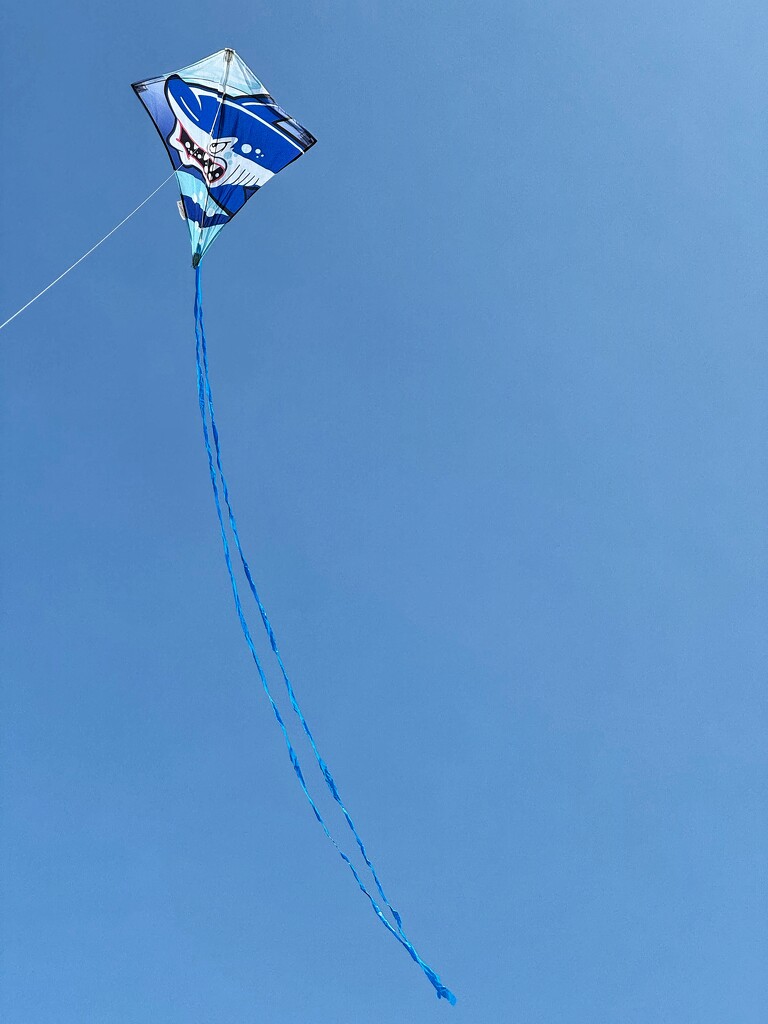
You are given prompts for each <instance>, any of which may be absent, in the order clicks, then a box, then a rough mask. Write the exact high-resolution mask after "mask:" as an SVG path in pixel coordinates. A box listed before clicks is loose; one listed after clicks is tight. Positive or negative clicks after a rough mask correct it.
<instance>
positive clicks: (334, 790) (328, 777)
mask: <svg viewBox="0 0 768 1024" xmlns="http://www.w3.org/2000/svg"><path fill="white" fill-rule="evenodd" d="M198 308H199V316H200V322H201V324H202V323H203V304H202V294H201V295H200V296H199V299H198ZM201 334H202V354H203V373H204V376H205V385H206V393H207V400H208V410H209V414H210V418H211V430H212V433H213V441H214V446H215V450H216V465H217V467H218V471H219V475H220V477H221V484H222V490H223V492H224V501H225V502H226V506H227V512H228V514H229V525H230V528H231V530H232V535H233V537H234V540H235V545H236V547H237V551H238V554H239V555H240V561H241V563H242V566H243V571H244V572H245V577H246V579H247V581H248V586H249V587H250V590H251V593H252V594H253V598H254V600H255V601H256V604H257V606H258V609H259V612H260V614H261V620H262V622H263V623H264V629H265V630H266V632H267V636H268V637H269V643H270V646H271V648H272V651H273V652H274V655H275V657H276V658H277V663H278V665H279V666H280V671H281V673H282V676H283V681H284V682H285V687H286V690H287V691H288V697H289V699H290V702H291V707H292V708H293V710H294V712H295V713H296V715H297V717H298V719H299V721H300V722H301V726H302V728H303V730H304V732H305V733H306V736H307V738H308V740H309V743H310V745H311V747H312V752H313V753H314V755H315V760H316V761H317V764H318V766H319V768H320V771H321V772H322V774H323V778H324V779H325V782H326V785H327V786H328V789H329V791H330V793H331V796H332V797H333V799H334V800H335V801H336V803H337V804H338V806H339V807H340V808H341V812H342V814H343V815H344V818H345V819H346V822H347V824H348V825H349V828H350V830H351V831H352V834H353V835H354V837H355V841H356V842H357V845H358V847H359V849H360V853H361V854H362V856H363V860H364V861H365V863H366V864H367V866H368V868H369V870H370V872H371V875H372V876H373V880H374V882H375V884H376V888H377V889H378V891H379V895H380V896H381V898H382V900H383V902H384V904H385V905H386V906H387V908H388V909H389V911H390V912H391V914H392V916H393V918H394V919H395V922H396V923H397V927H398V930H399V931H400V932H401V933H402V934H404V933H403V931H402V929H403V922H402V919H401V917H400V915H399V914H398V912H397V911H396V910H395V908H394V907H393V906H392V904H391V903H390V902H389V899H388V898H387V895H386V893H385V892H384V887H383V885H382V883H381V880H380V878H379V876H378V874H377V872H376V868H375V867H374V865H373V862H372V860H371V859H370V857H369V856H368V852H367V850H366V848H365V845H364V843H363V840H362V838H361V836H360V834H359V833H358V831H357V828H356V827H355V823H354V821H353V820H352V816H351V814H350V813H349V811H348V809H347V807H346V805H345V804H344V801H343V799H342V797H341V794H340V793H339V789H338V786H337V784H336V780H335V779H334V777H333V775H332V774H331V771H330V769H329V767H328V765H327V764H326V762H325V760H324V758H323V756H322V754H321V753H320V751H319V749H318V746H317V743H316V741H315V738H314V736H313V735H312V732H311V730H310V728H309V723H308V722H307V720H306V718H305V717H304V714H303V712H302V710H301V706H300V705H299V701H298V698H297V696H296V693H295V691H294V689H293V685H292V683H291V680H290V678H289V676H288V671H287V669H286V667H285V664H284V662H283V659H282V656H281V654H280V650H279V648H278V646H277V638H276V636H275V633H274V630H273V628H272V624H271V622H270V621H269V616H268V615H267V611H266V608H265V607H264V604H263V603H262V600H261V598H260V596H259V593H258V591H257V589H256V584H255V582H254V579H253V575H252V574H251V569H250V566H249V565H248V561H247V559H246V557H245V553H244V551H243V548H242V544H241V542H240V533H239V531H238V528H237V520H236V519H235V513H234V511H233V509H232V503H231V502H230V498H229V488H228V487H227V478H226V477H225V475H224V469H223V467H222V464H221V448H220V446H219V431H218V429H217V427H216V417H215V414H214V407H213V393H212V391H211V385H210V379H209V373H208V350H207V346H206V343H205V331H204V330H203V331H202V332H201Z"/></svg>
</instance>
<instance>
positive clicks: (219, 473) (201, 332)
mask: <svg viewBox="0 0 768 1024" xmlns="http://www.w3.org/2000/svg"><path fill="white" fill-rule="evenodd" d="M195 339H196V347H195V358H196V363H197V398H198V405H199V407H200V417H201V420H202V426H203V440H204V443H205V450H206V454H207V457H208V471H209V474H210V478H211V488H212V490H213V499H214V504H215V506H216V516H217V518H218V522H219V531H220V533H221V542H222V547H223V549H224V561H225V563H226V566H227V573H228V575H229V581H230V585H231V587H232V596H233V600H234V603H235V610H236V612H237V617H238V620H239V622H240V628H241V630H242V632H243V636H244V637H245V642H246V643H247V645H248V648H249V650H250V652H251V657H252V659H253V662H254V664H255V665H256V670H257V672H258V674H259V678H260V680H261V685H262V688H263V689H264V692H265V694H266V697H267V700H268V701H269V704H270V707H271V708H272V711H273V713H274V716H275V720H276V721H277V724H278V726H279V728H280V731H281V732H282V734H283V739H284V741H285V744H286V748H287V752H288V756H289V758H290V761H291V765H292V766H293V770H294V773H295V775H296V778H297V781H298V783H299V785H300V786H301V789H302V792H303V793H304V796H305V797H306V799H307V801H308V803H309V805H310V807H311V808H312V812H313V813H314V816H315V818H316V819H317V821H318V823H319V824H320V827H321V828H322V830H323V832H324V834H325V836H326V837H327V839H328V840H329V842H331V843H332V844H333V846H334V848H335V849H336V852H337V853H338V854H339V856H340V857H341V859H342V860H343V861H344V863H345V864H346V865H347V867H348V868H349V869H350V871H351V872H352V875H353V877H354V879H355V882H356V883H357V886H358V888H359V889H360V891H361V892H362V893H363V895H364V896H366V897H367V899H368V901H369V903H370V904H371V908H372V910H373V911H374V913H375V914H376V916H377V917H378V919H379V920H380V921H381V923H382V924H383V925H384V927H385V928H386V929H387V931H388V932H390V934H391V935H392V936H393V937H394V938H395V939H397V941H398V942H399V943H400V944H401V945H402V946H403V947H404V948H405V949H406V951H407V952H408V954H409V956H410V957H411V959H412V960H413V961H414V962H415V963H416V964H418V966H419V967H420V968H421V970H422V971H423V972H424V974H425V975H426V977H427V978H428V979H429V981H430V982H431V984H432V985H433V986H434V989H435V992H436V993H437V997H438V999H447V1000H448V1002H449V1003H450V1004H451V1005H455V1003H456V997H455V996H454V994H453V993H452V992H451V991H450V989H448V988H446V987H445V985H443V983H442V981H441V980H440V977H439V975H438V974H437V973H436V972H435V971H433V970H432V968H431V967H430V966H429V964H427V963H426V962H425V961H424V960H422V958H421V957H420V956H419V954H418V953H417V952H416V949H415V948H414V946H413V944H412V943H411V941H410V940H409V939H408V937H407V936H406V934H405V932H404V931H403V926H402V920H401V918H400V915H399V914H398V913H397V911H396V910H395V909H394V908H393V907H392V905H391V904H390V902H389V900H388V899H387V897H386V895H385V893H384V888H383V886H382V884H381V881H380V880H379V876H378V874H377V872H376V869H375V868H374V866H373V863H372V861H371V860H370V858H369V856H368V853H367V851H366V849H365V846H364V844H363V841H362V839H361V838H360V836H359V834H358V832H357V829H356V828H355V825H354V822H353V820H352V817H351V815H350V814H349V811H348V810H347V808H346V806H345V805H344V803H343V801H342V799H341V796H340V795H339V791H338V788H337V785H336V782H335V780H334V778H333V776H332V774H331V772H330V769H329V768H328V765H327V764H326V763H325V761H324V760H323V758H322V757H321V755H320V751H319V750H318V748H317V745H316V743H315V739H314V737H313V735H312V733H311V731H310V728H309V725H308V724H307V721H306V719H305V717H304V714H303V712H302V710H301V707H300V705H299V702H298V699H297V697H296V694H295V691H294V689H293V686H292V685H291V681H290V679H289V677H288V674H287V671H286V669H285V665H284V664H283V659H282V657H281V655H280V651H279V649H278V646H277V640H276V638H275V634H274V631H273V629H272V626H271V624H270V621H269V618H268V616H267V612H266V610H265V608H264V605H263V603H262V601H261V598H260V597H259V594H258V591H257V589H256V585H255V583H254V581H253V576H252V574H251V570H250V567H249V565H248V562H247V559H246V557H245V554H244V552H243V549H242V545H241V543H240V536H239V533H238V530H237V521H236V519H235V514H234V511H233V509H232V504H231V501H230V497H229V489H228V487H227V481H226V478H225V476H224V470H223V469H222V463H221V449H220V445H219V432H218V429H217V427H216V421H215V418H214V408H213V394H212V391H211V385H210V380H209V375H208V353H207V346H206V341H205V328H204V325H203V295H202V276H201V271H200V266H199V264H198V266H196V267H195ZM209 417H210V424H211V430H210V432H209V429H208V418H209ZM211 434H212V435H213V442H214V445H213V449H212V448H211ZM214 450H215V453H216V455H215V463H214ZM219 479H220V480H221V491H222V492H223V495H224V501H225V504H226V507H227V513H228V518H229V525H230V529H231V531H232V536H233V538H234V541H235V546H236V548H237V551H238V554H239V556H240V560H241V563H242V565H243V571H244V572H245V576H246V579H247V581H248V586H249V588H250V590H251V593H252V595H253V598H254V600H255V601H256V604H257V607H258V609H259V613H260V615H261V619H262V622H263V624H264V628H265V630H266V632H267V636H268V637H269V643H270V646H271V648H272V651H273V653H274V654H275V657H276V658H277V661H278V664H279V666H280V670H281V673H282V676H283V680H284V682H285V686H286V689H287V691H288V696H289V699H290V703H291V707H292V708H293V710H294V712H295V713H296V715H297V716H298V718H299V721H300V722H301V725H302V728H303V730H304V732H305V734H306V735H307V737H308V739H309V742H310V745H311V747H312V751H313V753H314V755H315V759H316V760H317V763H318V765H319V767H320V770H321V772H322V774H323V778H324V779H325V782H326V785H327V786H328V789H329V790H330V792H331V795H332V796H333V798H334V800H335V801H336V803H337V804H338V805H339V807H340V808H341V811H342V813H343V815H344V818H345V820H346V822H347V824H348V826H349V828H350V829H351V831H352V833H353V834H354V837H355V840H356V842H357V845H358V847H359V849H360V852H361V854H362V856H363V859H364V860H365V863H366V865H367V867H368V868H369V870H370V872H371V874H372V876H373V879H374V882H375V884H376V889H377V890H378V893H379V895H380V897H381V899H382V901H383V903H384V905H385V907H386V908H387V909H388V910H389V911H390V912H391V914H392V916H393V918H394V920H395V922H396V925H397V928H394V927H393V926H392V924H391V923H390V922H389V920H388V919H387V917H386V916H385V914H384V912H383V911H382V909H381V907H380V906H379V905H378V903H377V901H376V899H375V898H374V897H373V896H372V895H371V893H370V892H369V891H368V889H367V888H366V886H365V884H364V882H363V881H362V879H361V878H360V875H359V873H358V871H357V869H356V868H355V866H354V864H353V863H352V861H351V860H350V859H349V857H348V856H347V854H346V853H345V852H344V851H343V850H342V849H341V847H340V846H339V845H338V843H337V842H336V840H335V839H334V837H333V836H332V835H331V832H330V830H329V828H328V826H327V824H326V822H325V820H324V818H323V816H322V814H321V813H320V810H319V808H318V806H317V804H316V802H315V800H314V799H313V797H312V795H311V794H310V792H309V789H308V787H307V783H306V780H305V778H304V773H303V771H302V768H301V765H300V763H299V758H298V755H297V754H296V751H295V749H294V747H293V744H292V743H291V740H290V737H289V734H288V729H287V727H286V725H285V721H284V720H283V717H282V715H281V714H280V710H279V708H278V706H277V704H276V702H275V700H274V697H273V696H272V693H271V691H270V688H269V684H268V682H267V677H266V674H265V672H264V669H263V666H262V664H261V661H260V659H259V656H258V654H257V653H256V648H255V645H254V642H253V638H252V636H251V632H250V629H249V626H248V622H247V620H246V617H245V612H244V610H243V606H242V601H241V599H240V593H239V590H238V586H237V582H236V579H235V574H234V569H233V567H232V555H231V550H230V545H229V539H228V537H227V531H226V527H225V524H224V514H223V510H222V504H221V498H220V492H219Z"/></svg>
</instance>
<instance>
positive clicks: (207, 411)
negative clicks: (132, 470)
mask: <svg viewBox="0 0 768 1024" xmlns="http://www.w3.org/2000/svg"><path fill="white" fill-rule="evenodd" d="M133 89H134V90H135V92H136V95H137V96H138V98H139V99H140V100H141V102H142V103H143V105H144V107H145V108H146V110H147V112H148V114H149V116H150V117H151V118H152V121H153V122H154V124H155V127H156V128H157V131H158V134H159V135H160V138H161V139H162V141H163V144H164V146H165V148H166V151H167V153H168V156H169V157H170V160H171V164H172V166H173V173H175V175H176V180H177V183H178V186H179V191H180V193H181V199H180V201H179V211H180V213H181V215H182V217H183V218H184V220H185V221H186V224H187V227H188V229H189V236H190V242H191V245H192V266H193V268H194V270H195V338H196V363H197V394H198V403H199V406H200V417H201V420H202V428H203V440H204V444H205V450H206V455H207V459H208V470H209V474H210V478H211V488H212V490H213V499H214V504H215V507H216V515H217V518H218V523H219V530H220V533H221V542H222V547H223V549H224V561H225V563H226V567H227V572H228V575H229V580H230V584H231V587H232V596H233V599H234V603H235V609H236V612H237V616H238V620H239V622H240V628H241V629H242V632H243V636H244V637H245V641H246V643H247V645H248V648H249V650H250V653H251V657H252V659H253V662H254V664H255V666H256V671H257V672H258V675H259V678H260V680H261V685H262V687H263V689H264V692H265V694H266V697H267V700H268V702H269V704H270V706H271V708H272V711H273V713H274V716H275V719H276V721H277V724H278V726H279V728H280V731H281V732H282V734H283V739H284V741H285V745H286V748H287V751H288V756H289V757H290V760H291V764H292V766H293V770H294V772H295V774H296V778H297V780H298V783H299V785H300V787H301V789H302V792H303V793H304V796H305V797H306V799H307V801H308V802H309V805H310V807H311V809H312V811H313V813H314V815H315V818H316V819H317V821H318V823H319V824H320V827H321V828H322V830H323V832H324V833H325V835H326V837H327V838H328V840H329V841H330V842H331V843H332V844H333V846H334V847H335V849H336V851H337V852H338V854H339V856H340V857H341V858H342V860H343V861H344V863H345V864H346V865H347V866H348V868H349V870H350V871H351V873H352V876H353V878H354V880H355V882H356V884H357V886H358V887H359V889H360V891H361V892H362V893H363V894H364V895H365V897H366V898H367V899H368V901H369V903H370V905H371V908H372V909H373V911H374V913H375V914H376V916H377V917H378V919H379V920H380V921H381V923H382V924H383V925H384V927H385V928H386V929H387V931H388V932H389V933H390V934H391V935H392V936H393V937H394V938H395V939H396V940H397V941H398V942H399V943H400V944H401V946H403V947H404V949H405V950H406V951H407V953H408V954H409V956H410V957H411V958H412V960H414V962H415V963H416V964H418V966H419V967H420V968H421V970H422V971H423V972H424V974H425V975H426V976H427V978H428V979H429V981H430V982H431V983H432V985H433V986H434V988H435V991H436V993H437V996H438V998H442V999H447V1000H448V1002H450V1003H455V1002H456V999H455V996H454V995H453V993H452V992H451V991H450V990H449V989H448V988H446V987H445V985H443V983H442V981H441V980H440V977H439V976H438V975H437V973H436V972H435V971H434V970H433V969H432V968H431V967H430V966H429V964H427V963H426V962H425V961H424V960H422V958H421V957H420V956H419V954H418V953H417V952H416V949H415V948H414V946H413V944H412V943H411V941H410V939H409V938H408V937H407V935H406V933H405V931H404V928H403V923H402V919H401V917H400V915H399V914H398V913H397V911H396V910H395V909H394V907H393V906H392V904H391V903H390V901H389V899H388V898H387V896H386V893H385V891H384V887H383V885H382V883H381V880H380V878H379V875H378V873H377V871H376V868H375V867H374V864H373V861H372V860H371V858H370V856H369V854H368V851H367V849H366V847H365V845H364V843H363V840H362V839H361V837H360V834H359V832H358V830H357V827H356V825H355V823H354V821H353V819H352V816H351V814H350V812H349V810H348V809H347V807H346V805H345V803H344V801H343V800H342V797H341V794H340V792H339V788H338V786H337V784H336V780H335V779H334V777H333V775H332V774H331V771H330V769H329V767H328V764H327V763H326V761H325V760H324V759H323V757H322V755H321V754H320V751H319V749H318V746H317V743H316V741H315V738H314V736H313V734H312V732H311V730H310V728H309V725H308V724H307V720H306V718H305V717H304V714H303V712H302V710H301V706H300V704H299V701H298V698H297V696H296V693H295V690H294V688H293V685H292V683H291V680H290V678H289V676H288V673H287V671H286V668H285V664H284V662H283V658H282V656H281V654H280V650H279V648H278V644H277V639H276V637H275V633H274V630H273V629H272V625H271V623H270V621H269V617H268V616H267V612H266V610H265V608H264V604H263V602H262V600H261V597H260V596H259V592H258V590H257V588H256V584H255V582H254V579H253V575H252V573H251V569H250V565H249V564H248V560H247V558H246V556H245V552H244V551H243V546H242V543H241V540H240V534H239V531H238V527H237V520H236V518H235V513H234V511H233V508H232V501H231V498H230V493H229V488H228V486H227V480H226V477H225V475H224V469H223V467H222V456H221V446H220V439H219V432H218V428H217V426H216V419H215V415H214V403H213V394H212V391H211V383H210V377H209V371H208V350H207V345H206V337H205V327H204V323H203V294H202V275H201V262H202V259H203V256H204V255H205V253H206V252H207V250H208V248H209V246H210V245H211V243H212V242H213V240H214V238H216V236H217V235H218V234H219V232H220V231H221V229H222V228H223V227H224V226H225V225H227V224H228V223H229V222H230V220H232V218H233V217H234V216H235V214H237V213H238V212H239V211H240V210H241V209H242V208H243V206H245V204H246V203H247V202H248V200H249V199H250V198H251V197H252V196H254V195H255V194H256V192H257V191H258V190H259V189H260V188H261V187H262V186H263V185H265V184H266V183H267V182H268V181H269V180H270V178H273V177H274V176H275V174H277V173H279V172H280V171H281V170H283V169H284V168H285V167H287V166H288V165H289V164H290V163H293V162H294V161H295V160H298V158H299V157H300V156H302V155H303V154H304V153H306V151H307V150H308V149H309V148H310V147H311V146H313V145H314V144H315V141H316V140H315V139H314V137H313V136H312V135H311V134H310V133H309V132H308V131H307V130H306V128H303V127H302V126H301V125H300V124H299V123H298V121H296V120H295V119H294V118H292V117H290V116H289V115H288V114H287V113H286V112H285V111H284V110H283V109H282V108H281V107H279V106H278V105H277V103H276V102H275V101H274V99H273V98H272V96H270V94H269V93H268V92H267V90H266V89H265V88H264V86H263V85H262V83H261V82H260V81H259V80H258V79H257V78H256V76H255V75H254V74H253V72H252V71H251V70H250V69H249V68H248V67H247V66H246V64H245V63H244V62H243V61H242V60H241V58H240V57H239V56H238V54H236V53H235V51H234V50H231V49H225V50H219V51H218V52H217V53H214V54H212V55H211V56H210V57H206V58H204V59H203V60H201V61H199V62H198V63H196V64H191V65H190V66H189V67H186V68H182V69H181V70H179V71H176V72H173V73H172V74H167V75H161V76H159V77H157V78H150V79H147V80H145V81H142V82H136V83H135V84H134V86H133ZM134 212H135V211H134ZM129 216H131V215H129ZM126 219H127V218H126ZM115 230H116V229H115ZM107 237H108V236H107ZM97 244H100V243H97ZM94 248H95V247H94ZM86 255H88V254H86ZM82 258H83V259H84V258H85V257H82ZM78 262H79V261H78ZM70 269H72V268H70ZM67 272H68V271H66V272H65V273H67ZM62 276H63V275H62ZM53 283H55V282H53ZM49 287H51V286H50V285H49ZM46 290H47V289H46ZM40 294H42V293H40ZM32 301H34V299H33V300H32ZM19 312H21V311H19ZM14 315H17V314H14ZM225 509H226V516H225V513H224V510H225ZM227 527H229V533H228V530H227ZM230 535H231V538H232V541H233V542H234V548H235V550H236V551H237V556H238V558H239V561H240V563H241V566H242V570H243V573H244V574H245V579H246V581H247V583H248V589H249V590H250V593H251V595H252V597H253V600H254V602H255V604H256V608H257V610H258V613H259V617H260V618H261V621H262V624H263V626H264V629H265V630H266V633H267V636H268V639H269V645H270V648H271V650H272V653H273V654H274V656H275V658H276V660H277V664H278V666H279V669H280V673H281V675H282V679H283V682H284V684H285V688H286V690H287V693H288V699H289V702H290V704H291V707H292V709H293V711H294V713H295V714H296V716H297V717H298V720H299V723H300V726H301V729H302V730H303V731H304V733H305V735H306V737H307V739H308V741H309V744H310V747H311V749H312V753H313V755H314V758H315V761H316V762H317V765H318V767H319V769H320V772H321V774H322V776H323V779H324V781H325V784H326V786H327V788H328V790H329V792H330V794H331V796H332V798H333V800H334V801H335V803H336V804H337V806H338V807H339V809H340V812H341V815H342V817H343V818H344V820H345V821H346V823H347V826H348V827H349V829H350V831H351V833H352V835H353V837H354V840H355V843H356V845H357V847H358V849H359V851H360V854H361V856H362V858H363V861H364V862H365V865H366V868H367V869H368V872H369V873H370V876H371V878H372V879H373V885H372V886H371V885H366V883H365V882H364V880H363V878H362V876H361V873H360V872H359V871H358V870H357V868H356V867H355V865H354V864H353V862H352V860H351V859H350V857H349V856H348V855H347V854H346V853H345V852H344V850H343V849H342V847H341V846H340V845H339V843H338V841H337V840H336V839H335V838H334V836H333V835H332V833H331V831H330V828H329V827H328V824H327V823H326V821H325V819H324V818H323V815H322V814H321V812H320V809H319V808H318V805H317V803H316V801H315V799H314V798H313V796H312V794H311V792H310V789H309V786H308V784H307V781H306V778H305V776H304V772H303V769H302V767H301V765H300V763H299V758H298V755H297V753H296V750H295V747H294V745H293V743H292V741H291V737H290V734H289V731H288V727H287V725H286V722H285V720H284V718H283V716H282V715H281V713H280V710H279V708H278V706H277V703H276V701H275V699H274V696H273V694H272V692H271V690H270V687H269V683H268V681H267V676H266V672H265V670H264V667H263V665H262V663H261V660H260V658H259V656H258V654H257V652H256V647H255V644H254V642H253V637H252V634H251V631H250V627H249V625H248V621H247V618H246V614H245V610H244V608H243V601H242V598H241V595H240V590H239V587H238V584H237V580H236V576H235V570H234V567H233V557H232V544H231V542H230V539H229V536H230ZM372 889H373V890H374V891H373V892H372V891H371V890H372Z"/></svg>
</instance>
